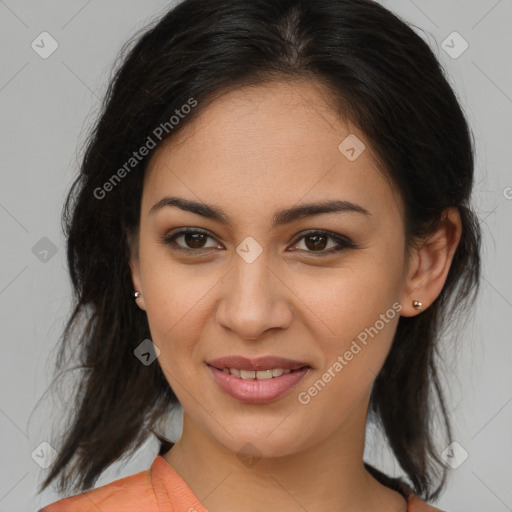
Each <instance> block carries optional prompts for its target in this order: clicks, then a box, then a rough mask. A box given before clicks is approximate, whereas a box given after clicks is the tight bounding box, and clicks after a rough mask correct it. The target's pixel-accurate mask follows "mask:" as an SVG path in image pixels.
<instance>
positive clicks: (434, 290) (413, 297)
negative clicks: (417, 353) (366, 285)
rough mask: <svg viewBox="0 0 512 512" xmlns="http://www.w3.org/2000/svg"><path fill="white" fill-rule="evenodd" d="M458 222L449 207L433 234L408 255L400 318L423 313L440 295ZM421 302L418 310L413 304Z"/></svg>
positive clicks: (459, 227)
mask: <svg viewBox="0 0 512 512" xmlns="http://www.w3.org/2000/svg"><path fill="white" fill-rule="evenodd" d="M461 234H462V223H461V220H460V214H459V211H458V210H457V209H456V208H449V209H447V210H445V212H444V213H443V217H442V220H441V222H440V223H439V226H438V227H437V229H436V231H435V232H434V233H433V234H431V235H430V236H429V237H428V238H427V239H426V240H424V241H423V243H421V244H420V245H419V246H418V247H416V248H414V249H413V250H412V253H411V262H410V265H409V269H408V275H407V278H406V283H405V286H404V290H403V296H402V304H403V308H402V311H401V315H402V316H414V315H416V314H418V311H424V310H425V309H426V308H428V307H429V306H430V304H432V303H433V302H434V301H435V300H436V298H437V297H438V296H439V294H440V293H441V291H442V289H443V286H444V283H445V282H446V278H447V276H448V272H449V270H450V266H451V264H452V261H453V256H454V254H455V251H456V250H457V247H458V245H459V242H460V238H461ZM415 302H416V303H418V302H421V303H422V304H421V306H419V307H418V304H416V306H415V305H414V303H415Z"/></svg>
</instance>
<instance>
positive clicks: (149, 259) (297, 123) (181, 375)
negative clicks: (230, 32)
mask: <svg viewBox="0 0 512 512" xmlns="http://www.w3.org/2000/svg"><path fill="white" fill-rule="evenodd" d="M328 97H329V96H328V92H327V91H325V90H324V89H322V87H321V86H320V85H319V84H317V83H311V82H305V81H295V82H290V81H288V82H272V83H269V84H266V85H259V86H257V87H252V88H242V89H238V90H234V91H231V92H228V93H226V94H224V95H223V96H221V97H220V98H218V99H217V100H215V101H214V102H213V103H212V104H210V105H209V106H207V107H206V108H205V109H204V110H203V111H202V112H201V114H200V115H199V117H198V118H196V119H195V120H194V121H193V122H192V123H191V124H189V125H186V126H185V127H184V128H183V129H182V131H180V132H178V133H177V134H176V136H175V137H174V138H173V139H169V140H168V141H166V143H165V144H164V145H162V146H160V147H159V148H158V149H157V151H156V153H155V154H154V155H153V156H152V158H151V161H150V162H149V166H148V169H147V172H146V176H145V182H144V189H143V196H142V205H141V212H140V215H141V217H140V228H139V232H138V236H136V237H135V238H134V241H133V243H131V250H132V258H131V262H130V266H131V270H132V279H133V285H134V289H135V290H139V291H141V292H142V296H141V297H139V298H138V299H137V304H138V306H139V307H140V308H142V309H143V310H144V311H146V313H147V316H148V321H149V325H150V329H151V334H152V340H153V342H154V343H155V345H156V346H157V347H158V348H159V349H160V356H159V358H158V360H157V361H158V363H159V364H160V365H161V367H162V370H163V371H164V373H165V376H166V378H167V380H168V382H169V384H170V386H171V387H172V389H173V390H174V392H175V393H176V395H177V397H178V399H179V401H180V403H181V404H182V406H183V409H184V423H183V433H182V436H181V438H180V440H179V441H178V442H177V443H176V445H175V446H174V447H173V448H172V449H171V450H170V451H169V452H167V453H166V454H165V456H164V459H165V460H166V461H167V463H168V464H169V465H171V466H172V467H173V468H174V469H175V470H176V472H177V473H178V474H179V475H180V476H181V477H182V478H183V479H184V480H185V482H186V483H187V484H188V486H189V487H190V488H191V490H192V491H193V492H194V494H195V495H196V496H197V497H198V498H199V500H201V502H202V503H203V504H204V506H205V507H206V508H207V509H208V510H209V511H210V512H235V511H237V512H260V511H261V510H264V509H265V508H266V509H272V510H282V511H287V512H292V511H293V512H295V511H301V512H303V511H304V510H307V511H308V512H320V511H325V510H336V511H339V512H356V511H358V512H360V511H361V510H365V511H367V512H397V511H404V510H405V507H406V504H405V500H404V498H403V497H402V496H401V495H400V494H398V493H397V492H394V491H392V490H390V489H388V488H387V487H385V486H382V485H381V484H379V483H378V482H377V481H376V480H375V479H374V478H373V477H371V475H370V474H369V473H367V472H366V470H365V468H364V466H363V451H364V441H365V424H366V417H367V412H368V404H369V398H370V392H371V388H372V385H373V382H374V380H375V377H376V375H377V374H378V372H379V370H380V368H381V367H382V365H383V363H384V360H385V358H386V355H387V354H388V352H389V349H390V346H391V342H392V339H393V335H394V332H395V329H396V326H397V323H398V320H399V314H400V315H402V316H413V315H416V314H421V312H418V311H417V310H415V309H414V308H413V307H412V301H413V300H421V301H422V302H423V308H422V309H426V308H427V307H428V306H429V305H430V304H431V303H432V302H433V301H434V300H435V298H436V297H437V296H438V295H439V293H440V292H441V290H442V287H443V285H444V283H445V280H446V277H447V274H448V270H449V267H450V264H451V261H452V258H453V254H454V252H455V249H456V247H457V245H458V243H459V240H460V234H461V223H460V217H459V215H458V212H457V210H456V209H450V210H447V216H446V218H445V220H444V222H443V223H442V224H441V226H440V227H439V229H438V231H437V232H436V233H434V234H433V235H432V236H431V237H430V238H429V239H428V240H425V241H424V242H425V243H423V244H418V247H416V248H414V249H413V250H412V252H411V256H410V259H409V260H407V261H406V259H405V238H404V222H403V211H402V203H401V200H400V197H399V195H398V193H397V191H396V190H395V189H394V188H393V186H392V184H391V183H390V181H389V180H387V179H385V178H384V177H383V175H382V173H381V172H380V171H379V170H378V167H377V161H376V160H375V159H376V155H375V154H374V153H373V151H372V149H371V146H370V144H369V142H368V141H367V139H366V138H365V136H364V134H362V133H360V132H359V131H358V130H357V129H356V128H355V127H354V126H353V125H352V124H351V123H350V122H349V121H348V120H342V119H339V117H338V116H337V115H336V114H335V111H334V110H333V109H332V106H330V105H329V104H328V103H327V102H326V98H328ZM349 134H355V135H356V136H357V137H358V138H359V139H360V140H361V141H363V142H364V143H365V145H366V150H365V151H363V152H362V154H361V155H360V156H359V157H358V158H357V159H356V160H354V161H350V160H349V159H347V158H346V157H345V156H344V155H343V154H342V153H341V152H340V150H339V149H338V146H339V145H340V143H341V142H342V141H343V140H344V139H345V138H346V137H347V136H348V135H349ZM166 195H172V196H179V197H182V198H185V199H190V200H194V201H200V202H203V203H206V204H209V205H215V206H218V207H220V208H222V209H223V210H224V211H225V213H226V215H228V216H229V218H230V219H231V222H232V225H231V226H226V225H223V224H222V223H220V222H218V221H215V220H211V219H207V218H204V217H202V216H200V215H197V214H194V213H191V212H185V211H182V210H181V209H179V208H176V207H164V208H162V209H161V210H159V211H157V212H156V213H152V214H150V213H149V210H150V208H151V207H152V206H153V205H154V204H156V203H157V202H158V201H159V200H160V199H162V197H164V196H166ZM331 199H332V200H339V199H343V200H347V201H351V202H354V203H356V204H358V205H360V206H362V207H364V208H365V209H367V210H368V211H369V212H370V214H371V215H370V216H364V215H362V214H360V213H354V212H343V213H328V214H325V213H324V214H321V215H313V216H309V217H305V218H301V219H299V220H296V221H294V222H293V223H291V224H288V225H282V226H277V227H276V226H272V216H273V214H274V213H275V212H276V211H277V210H280V209H283V208H287V207H291V206H297V205H298V204H303V203H309V202H318V201H325V200H331ZM183 227H194V228H201V229H203V230H207V231H208V234H209V236H211V238H202V239H201V238H199V242H196V244H197V245H193V244H194V240H193V239H190V238H188V239H187V238H185V237H183V236H182V237H180V238H179V239H178V240H177V241H176V244H177V245H178V246H181V247H184V248H187V247H188V248H190V247H199V248H201V247H204V248H203V249H202V251H203V252H202V253H197V254H195V255H194V254H193V253H186V252H182V251H179V250H172V248H171V246H170V245H166V244H165V243H163V242H162V241H161V240H162V238H164V237H165V236H166V235H169V234H173V233H174V232H176V231H179V229H178V228H183ZM317 229H323V230H328V231H332V232H333V233H337V234H340V235H344V236H346V237H349V238H350V239H351V240H352V241H353V242H354V243H355V244H357V248H356V249H350V248H345V249H342V250H341V251H340V252H337V253H332V254H330V255H325V256H321V254H323V253H328V252H329V250H330V248H332V247H336V244H337V242H336V241H335V240H332V239H330V238H321V239H320V242H321V243H325V244H326V245H325V246H321V247H320V248H317V246H315V242H316V241H315V240H314V239H313V240H311V239H308V238H307V237H306V238H301V237H302V232H304V231H306V230H317ZM248 236H251V237H253V238H254V239H255V240H256V241H257V243H258V244H259V245H260V246H261V248H262V249H263V252H262V253H261V254H260V255H259V257H258V258H257V259H256V260H255V261H253V262H252V263H248V262H247V261H246V260H244V259H243V258H242V257H240V256H239V254H238V253H237V252H236V248H237V246H239V245H240V244H241V242H242V241H243V240H244V239H245V238H246V237H248ZM187 242H188V243H189V245H187ZM317 243H318V242H317ZM322 251H323V252H322ZM394 303H399V304H401V305H402V309H401V311H400V313H399V314H396V315H395V316H394V318H393V319H392V320H389V321H388V322H387V323H385V326H384V328H382V329H381V330H380V331H379V332H378V335H376V336H374V338H373V339H372V338H370V339H369V342H368V344H367V345H366V346H364V348H363V349H362V350H361V351H360V352H359V353H358V354H357V355H356V356H354V358H353V359H352V360H351V361H350V362H349V364H347V365H346V366H345V367H344V368H343V370H342V371H340V372H339V373H337V374H336V377H334V378H332V379H331V381H330V382H329V383H328V384H327V385H326V386H325V387H324V388H323V389H322V390H321V391H320V392H319V393H318V394H317V395H316V396H315V397H313V398H311V401H310V402H309V403H308V404H301V403H300V402H299V401H298V394H299V393H300V392H301V391H307V390H308V389H309V388H310V387H311V386H312V385H313V383H315V382H316V381H317V380H318V379H320V378H321V376H322V374H324V373H325V372H326V371H327V370H328V368H329V367H332V365H333V363H334V362H335V361H336V360H337V357H338V356H340V355H343V354H344V353H345V352H346V351H347V350H348V349H349V347H350V345H351V343H352V340H354V339H355V338H356V337H357V335H358V334H359V333H360V332H361V331H363V330H364V329H365V328H366V327H370V326H373V325H374V324H375V322H376V321H377V320H378V319H379V318H380V315H381V314H385V313H386V311H387V310H389V309H390V308H391V307H392V305H393V304H394ZM233 354H242V355H245V356H248V357H257V356H260V355H278V356H283V357H288V358H291V359H296V360H299V361H305V362H307V364H309V365H310V366H311V367H312V369H311V370H310V371H309V373H308V375H306V377H305V379H304V380H303V381H302V382H301V383H300V384H299V386H298V387H296V388H295V389H294V390H293V391H292V392H290V393H288V394H287V395H285V396H284V397H281V398H279V399H277V400H275V401H273V402H271V403H268V404H247V403H242V402H239V401H237V400H235V399H233V398H231V397H230V396H228V395H226V394H225V393H224V392H223V391H222V390H221V389H220V388H219V387H218V386H217V385H216V384H215V383H214V381H213V379H212V376H211V374H210V371H209V369H208V367H207V366H206V364H205V362H206V361H208V360H211V359H213V358H217V357H221V356H226V355H233ZM155 364H156V363H155ZM247 443H250V445H249V446H250V448H246V449H245V450H242V447H243V446H245V445H247ZM239 453H244V454H247V455H253V456H255V457H256V463H255V464H254V465H252V466H250V467H249V466H248V465H245V464H244V463H243V462H242V461H241V460H240V458H239V457H237V454H239Z"/></svg>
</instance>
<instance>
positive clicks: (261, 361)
mask: <svg viewBox="0 0 512 512" xmlns="http://www.w3.org/2000/svg"><path fill="white" fill-rule="evenodd" d="M206 363H207V364H208V365H210V366H213V367H215V368H217V369H219V370H222V369H223V368H237V369H238V370H253V371H258V370H269V369H272V368H282V369H283V370H297V369H299V368H302V367H303V366H309V365H308V364H307V363H304V362H301V361H294V360H292V359H286V358H284V357H275V356H262V357H257V358H252V359H249V358H247V357H243V356H227V357H220V358H218V359H212V360H211V361H207V362H206Z"/></svg>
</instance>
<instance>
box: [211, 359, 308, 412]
mask: <svg viewBox="0 0 512 512" xmlns="http://www.w3.org/2000/svg"><path fill="white" fill-rule="evenodd" d="M206 365H207V367H208V369H209V370H210V374H211V375H212V377H213V381H214V382H215V383H216V384H217V386H218V388H219V389H220V390H222V391H223V392H224V393H226V394H227V395H229V396H230V397H231V398H234V399H236V400H238V401H240V402H245V403H249V404H256V403H268V402H272V401H274V400H277V399H279V398H281V397H283V396H285V395H287V394H288V393H290V392H291V390H292V389H293V388H295V387H296V386H297V385H298V384H299V383H300V382H301V381H302V380H303V379H304V378H305V377H306V376H307V375H308V374H309V373H310V371H311V370H312V367H311V366H310V365H309V364H307V363H305V362H303V361H302V362H301V361H295V360H292V359H286V358H282V357H274V356H265V357H260V358H257V359H249V358H246V357H243V356H229V357H223V358H220V359H214V360H211V361H207V362H206Z"/></svg>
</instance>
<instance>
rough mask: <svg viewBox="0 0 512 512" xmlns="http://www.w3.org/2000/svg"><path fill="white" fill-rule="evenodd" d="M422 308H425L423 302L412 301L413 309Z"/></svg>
mask: <svg viewBox="0 0 512 512" xmlns="http://www.w3.org/2000/svg"><path fill="white" fill-rule="evenodd" d="M421 306H423V302H420V301H419V300H413V301H412V307H413V308H414V309H418V310H419V309H421Z"/></svg>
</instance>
